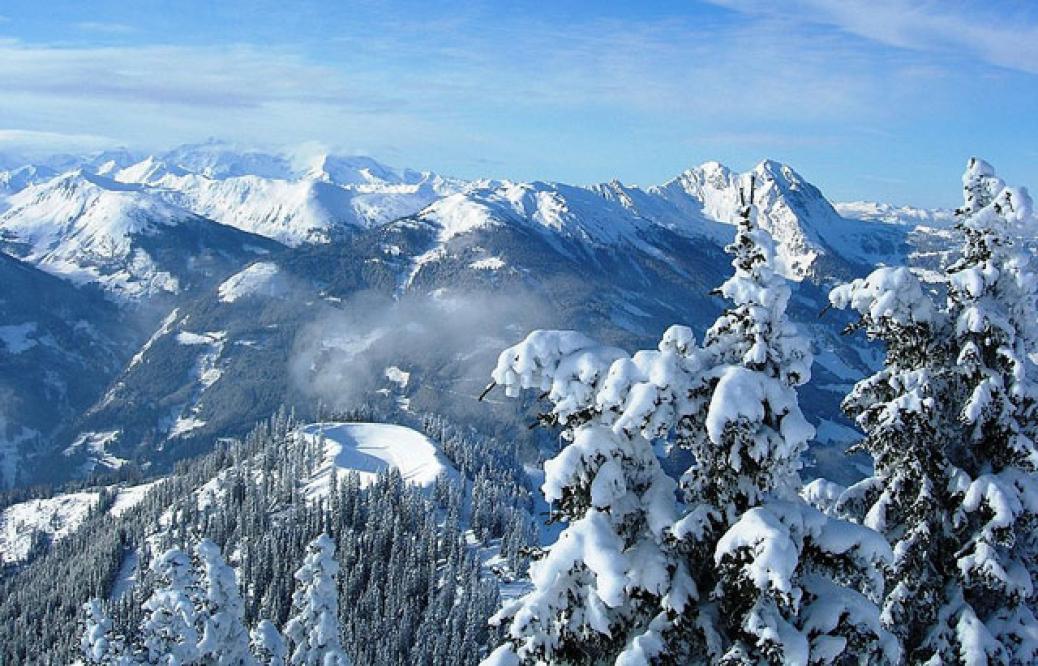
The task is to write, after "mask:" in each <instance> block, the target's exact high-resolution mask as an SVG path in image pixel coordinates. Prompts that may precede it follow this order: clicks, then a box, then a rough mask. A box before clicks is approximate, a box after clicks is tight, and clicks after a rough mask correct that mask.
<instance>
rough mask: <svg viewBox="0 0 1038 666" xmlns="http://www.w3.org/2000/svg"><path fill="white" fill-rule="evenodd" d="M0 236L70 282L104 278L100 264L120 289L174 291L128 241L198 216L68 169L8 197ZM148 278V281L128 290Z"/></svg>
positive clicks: (125, 186) (128, 187)
mask: <svg viewBox="0 0 1038 666" xmlns="http://www.w3.org/2000/svg"><path fill="white" fill-rule="evenodd" d="M8 205H9V208H8V210H7V211H6V212H5V213H4V214H3V215H0V234H2V238H3V241H4V244H5V245H6V246H7V247H8V249H9V250H11V251H13V252H14V253H16V254H18V255H20V256H21V258H23V259H24V260H26V261H29V262H30V263H33V264H36V265H37V266H39V267H40V268H43V269H44V270H46V271H48V272H50V273H55V274H59V275H63V276H66V277H69V278H71V279H72V280H73V281H75V282H87V281H101V280H102V278H103V277H104V274H105V272H106V271H105V267H106V266H110V265H112V264H113V263H118V264H119V265H120V274H119V275H115V276H109V277H110V278H111V279H113V280H115V281H116V282H118V283H120V284H121V285H122V287H121V288H123V289H126V290H130V291H136V290H137V289H143V290H145V291H153V290H161V291H173V292H175V291H176V288H177V287H176V280H175V279H173V278H172V277H171V276H168V275H165V276H162V275H158V274H157V273H156V272H155V270H154V267H153V266H152V264H151V259H150V258H149V257H148V256H147V254H145V253H144V252H143V251H141V250H137V249H135V248H134V247H133V243H132V237H133V236H136V235H148V234H152V233H154V232H155V231H156V230H157V229H158V228H160V227H162V226H171V225H175V224H177V223H178V222H179V221H183V220H191V219H197V218H198V216H197V215H195V214H194V213H192V212H190V211H187V210H183V209H181V208H177V207H176V206H173V205H171V204H169V203H167V202H165V201H162V200H161V199H158V198H156V197H152V196H149V195H148V194H147V193H146V192H144V191H143V188H142V187H141V186H140V185H137V184H128V183H120V182H117V181H114V180H110V179H108V178H105V177H103V176H97V175H94V174H90V173H87V172H86V171H83V170H78V171H73V172H70V173H67V174H63V175H61V176H58V177H56V178H53V179H51V180H49V181H46V182H44V183H39V184H36V185H31V186H29V187H26V188H25V189H23V190H22V191H20V192H18V193H16V194H14V195H12V196H11V197H10V198H9V199H8ZM142 279H143V280H146V281H147V282H148V283H149V284H137V285H135V286H131V285H130V283H131V282H139V281H140V280H142Z"/></svg>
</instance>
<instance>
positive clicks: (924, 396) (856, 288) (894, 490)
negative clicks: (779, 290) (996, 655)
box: [829, 268, 959, 660]
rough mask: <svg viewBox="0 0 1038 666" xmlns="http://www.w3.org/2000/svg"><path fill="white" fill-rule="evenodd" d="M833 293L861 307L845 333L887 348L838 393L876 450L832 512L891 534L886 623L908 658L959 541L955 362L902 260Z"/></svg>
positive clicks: (937, 600)
mask: <svg viewBox="0 0 1038 666" xmlns="http://www.w3.org/2000/svg"><path fill="white" fill-rule="evenodd" d="M829 299H830V302H831V303H832V304H833V305H834V306H835V307H837V308H850V309H853V310H855V311H856V312H857V313H858V314H859V319H858V321H856V322H855V323H854V324H852V325H851V326H849V327H848V330H847V332H851V331H853V330H857V329H864V330H865V333H866V335H867V336H868V338H869V339H873V340H878V341H880V342H882V343H883V345H884V347H885V351H886V355H885V358H884V364H883V368H882V369H881V370H879V371H878V372H876V373H875V374H873V375H871V376H869V377H866V378H865V379H863V380H861V381H859V382H858V383H857V384H856V385H855V386H854V389H853V391H852V392H851V393H850V394H849V395H848V396H847V398H846V399H845V400H844V401H843V408H844V410H845V411H846V412H847V414H848V415H849V416H850V417H851V418H853V419H854V420H855V422H856V423H857V425H858V427H859V428H861V430H862V432H864V433H865V436H864V438H863V439H862V440H861V441H860V442H859V443H858V444H857V445H856V446H855V447H854V449H856V450H861V451H865V452H867V453H869V454H870V455H871V456H872V459H873V466H874V472H873V475H872V476H870V477H867V478H866V479H864V480H862V481H860V482H858V483H856V484H854V485H853V486H851V487H850V488H848V489H847V490H846V491H844V492H843V493H842V494H841V495H840V496H839V498H838V499H837V500H836V502H835V504H834V506H833V512H834V513H836V514H837V515H842V516H845V517H848V518H850V519H852V520H856V521H858V522H861V523H863V524H864V525H866V526H867V527H870V528H872V529H874V530H876V531H877V532H879V533H880V534H883V535H884V536H885V537H886V538H887V540H888V541H889V542H890V545H891V547H892V549H893V552H894V560H893V562H892V563H891V564H890V566H888V567H887V568H886V570H885V574H886V589H887V592H886V596H885V600H884V603H883V622H884V625H885V626H887V627H888V628H889V629H890V630H891V631H892V632H894V633H895V634H896V635H897V636H898V637H899V638H900V640H901V642H902V645H903V646H904V649H905V651H906V656H907V657H908V658H909V659H910V660H914V659H915V658H916V657H918V656H919V655H918V654H917V650H918V649H919V646H920V645H921V644H922V643H923V641H924V640H925V639H926V636H927V635H928V634H929V632H930V631H931V630H932V629H933V627H934V626H935V625H936V623H937V615H938V612H939V610H940V608H941V607H942V605H943V603H944V602H943V600H944V595H945V592H946V589H947V585H948V579H947V574H946V572H947V571H948V569H947V567H948V565H950V564H951V563H952V561H953V560H954V557H955V552H956V551H957V550H958V547H959V546H958V542H957V540H956V539H955V538H954V533H955V529H954V526H953V525H952V520H951V518H952V511H951V507H952V497H951V492H952V488H953V487H954V485H955V479H956V475H957V474H958V470H957V468H956V467H955V466H954V465H953V464H952V463H951V462H950V461H949V459H948V449H949V446H950V445H951V444H952V443H953V442H954V441H955V440H956V438H957V437H958V428H957V424H956V420H955V413H954V403H953V401H949V400H948V399H947V397H948V392H949V390H950V389H951V386H952V380H953V377H952V372H953V370H952V368H951V367H950V366H949V363H948V361H949V354H948V348H947V344H946V341H945V340H944V333H945V331H946V330H947V327H946V325H945V324H946V319H945V318H944V317H943V315H942V313H941V312H939V309H938V308H937V307H936V306H935V304H934V303H933V301H932V299H931V297H930V296H929V295H928V294H927V293H926V292H925V290H924V289H923V286H922V284H921V283H920V282H919V280H918V279H917V278H916V277H915V276H914V275H913V274H912V273H911V271H909V270H908V269H907V268H881V269H878V270H876V271H874V272H873V273H872V274H871V275H869V276H868V277H866V278H864V279H860V280H855V281H853V282H851V283H849V284H845V285H842V286H840V287H837V288H836V289H834V290H833V291H832V292H831V293H830V295H829Z"/></svg>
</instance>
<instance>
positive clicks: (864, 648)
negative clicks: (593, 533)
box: [660, 186, 899, 664]
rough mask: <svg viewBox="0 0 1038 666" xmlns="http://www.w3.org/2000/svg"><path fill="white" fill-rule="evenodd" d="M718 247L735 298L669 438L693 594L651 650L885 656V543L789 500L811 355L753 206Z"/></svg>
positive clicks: (771, 657)
mask: <svg viewBox="0 0 1038 666" xmlns="http://www.w3.org/2000/svg"><path fill="white" fill-rule="evenodd" d="M751 187H752V186H751ZM751 191H752V190H751ZM751 198H752V194H751ZM726 249H727V251H728V253H729V254H730V255H731V256H732V258H733V259H732V266H733V267H734V269H735V272H734V275H733V276H732V277H731V278H730V279H729V280H727V281H726V282H725V283H724V284H723V285H722V286H721V287H720V288H719V290H718V293H719V294H720V295H721V296H723V297H725V298H727V299H728V300H729V301H731V302H732V304H733V305H732V307H730V308H729V309H727V310H726V311H725V312H724V313H723V314H722V315H721V316H720V317H719V318H718V320H717V321H716V322H715V323H714V325H713V326H712V327H711V328H710V329H709V331H708V332H707V334H706V337H705V339H704V346H703V357H704V359H703V363H704V371H703V374H702V378H703V379H702V382H701V383H700V384H698V385H697V386H696V387H695V388H694V390H693V394H694V395H695V394H700V395H702V396H703V397H702V398H701V399H700V400H698V401H693V403H694V404H696V405H697V406H698V408H699V411H698V412H697V413H696V414H694V415H693V417H692V419H691V425H690V427H689V432H688V433H686V434H685V435H684V436H682V438H681V439H680V441H679V442H678V443H679V445H681V446H685V447H687V448H689V449H691V452H692V455H693V457H694V460H695V462H694V464H693V465H692V466H691V467H690V468H689V470H688V471H687V472H686V473H685V475H684V476H683V478H682V488H683V490H684V497H685V509H686V511H685V515H684V516H683V517H682V518H681V519H680V520H679V521H678V522H677V523H676V524H675V526H674V529H673V531H672V533H673V535H674V537H675V539H677V540H678V544H679V548H680V550H681V551H682V552H683V553H684V554H685V556H686V558H687V559H688V568H689V570H690V571H692V572H693V575H694V576H695V579H696V587H697V590H698V597H697V600H696V603H695V604H691V605H690V606H689V610H688V611H687V612H686V613H685V614H683V615H681V616H679V617H677V618H675V619H674V620H673V622H672V623H671V626H670V627H669V628H668V629H667V630H666V631H664V633H663V636H662V639H663V643H662V645H663V646H664V647H661V648H660V653H661V654H667V655H672V656H674V657H677V658H678V659H679V660H688V659H691V660H709V661H713V662H720V663H739V664H759V663H776V664H777V663H784V664H807V663H832V662H835V661H837V660H840V659H845V658H856V659H865V660H869V659H878V660H890V661H896V660H897V659H898V656H899V649H898V645H897V641H896V639H895V638H894V637H893V636H892V635H890V634H889V633H888V632H886V631H885V630H884V629H883V628H882V626H881V625H880V621H879V610H878V608H877V607H876V606H875V604H874V603H873V601H872V600H871V599H870V597H869V596H867V595H872V596H873V597H876V596H878V594H879V593H880V592H881V586H882V579H881V578H880V577H879V576H877V575H876V566H877V565H878V564H879V563H882V562H883V561H885V560H886V559H889V558H890V556H891V554H890V549H889V547H888V546H887V544H886V542H885V541H884V540H883V539H882V538H880V537H879V535H877V534H876V533H874V532H872V531H871V530H867V529H864V528H862V527H859V526H856V525H853V524H852V523H849V522H846V521H841V520H836V519H832V518H829V517H827V516H825V515H824V514H822V513H821V512H820V511H818V510H817V509H815V508H813V507H811V506H809V505H808V504H807V503H806V502H804V501H803V500H801V499H800V497H799V495H798V492H799V490H800V486H801V482H800V476H799V469H800V467H801V460H800V457H801V455H802V454H803V453H804V451H805V450H806V448H807V443H808V441H809V440H810V438H811V437H813V435H814V429H813V428H812V427H811V426H810V424H808V422H807V420H806V419H805V418H804V416H803V414H802V413H801V411H800V406H799V403H798V398H797V391H796V387H798V386H800V385H802V384H804V383H805V382H807V381H808V379H809V378H810V367H811V363H812V355H811V351H810V346H809V343H808V341H807V340H806V339H805V338H804V337H802V336H801V335H800V334H799V332H798V331H797V329H796V327H795V326H794V325H793V324H792V323H791V322H790V321H789V320H788V318H787V316H786V307H787V304H788V301H789V298H790V287H789V285H788V284H787V283H786V281H785V279H784V278H783V277H782V276H781V275H780V274H779V272H778V271H777V267H776V264H775V261H776V260H775V250H774V243H773V241H772V239H771V236H770V234H768V233H767V232H766V231H764V230H763V229H761V228H760V227H759V226H758V225H757V224H756V220H755V211H754V209H753V208H752V206H751V205H744V206H743V208H742V210H741V214H740V220H739V225H738V229H737V231H736V235H735V240H734V241H733V242H732V243H731V244H730V245H729V246H728V247H727V248H726Z"/></svg>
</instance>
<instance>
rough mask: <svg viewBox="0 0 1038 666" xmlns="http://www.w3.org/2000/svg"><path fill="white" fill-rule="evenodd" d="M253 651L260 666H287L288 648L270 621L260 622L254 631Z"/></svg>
mask: <svg viewBox="0 0 1038 666" xmlns="http://www.w3.org/2000/svg"><path fill="white" fill-rule="evenodd" d="M251 638H252V651H253V654H254V655H255V657H256V661H257V662H258V663H259V664H260V666H285V664H286V663H287V657H288V647H287V646H286V645H285V639H284V637H282V636H281V632H280V631H278V628H277V627H275V626H274V623H273V622H271V621H270V620H260V621H259V623H257V624H256V626H255V628H253V630H252V634H251Z"/></svg>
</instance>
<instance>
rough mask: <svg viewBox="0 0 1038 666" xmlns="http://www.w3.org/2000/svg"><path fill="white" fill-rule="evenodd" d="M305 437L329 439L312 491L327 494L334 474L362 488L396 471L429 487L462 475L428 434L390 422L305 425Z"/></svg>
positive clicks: (302, 430) (313, 480) (326, 440)
mask: <svg viewBox="0 0 1038 666" xmlns="http://www.w3.org/2000/svg"><path fill="white" fill-rule="evenodd" d="M300 437H303V438H308V439H317V440H320V439H322V438H323V439H324V442H325V446H326V449H325V459H324V463H323V464H322V465H321V467H320V469H319V470H318V472H317V474H316V475H315V476H314V477H313V478H312V479H310V480H309V481H308V482H307V488H308V492H310V493H311V494H312V495H314V496H320V495H326V494H327V493H328V489H329V483H330V480H331V478H332V475H333V470H334V474H335V475H337V476H339V477H342V476H344V475H345V474H347V473H349V472H356V473H357V474H359V475H360V480H361V484H362V485H368V484H370V483H372V482H374V481H375V479H376V478H377V477H378V474H379V473H381V472H384V471H386V470H388V469H389V468H391V467H392V468H396V469H397V470H399V471H400V476H401V477H403V479H404V481H405V482H407V483H410V484H413V485H416V486H419V487H422V488H428V487H430V486H432V485H433V484H434V483H436V479H437V478H438V477H440V476H441V475H443V476H448V477H452V478H457V476H458V474H459V473H458V471H457V470H456V469H455V468H454V466H453V465H451V463H450V461H449V460H448V459H447V458H446V456H444V455H443V453H441V452H440V450H439V449H438V448H437V446H436V444H434V443H433V442H432V440H430V439H429V438H428V437H426V436H425V435H423V434H421V433H419V432H417V431H415V430H412V429H410V428H405V427H404V426H398V425H392V424H388V423H315V424H312V425H308V426H303V427H302V428H301V429H300Z"/></svg>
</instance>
